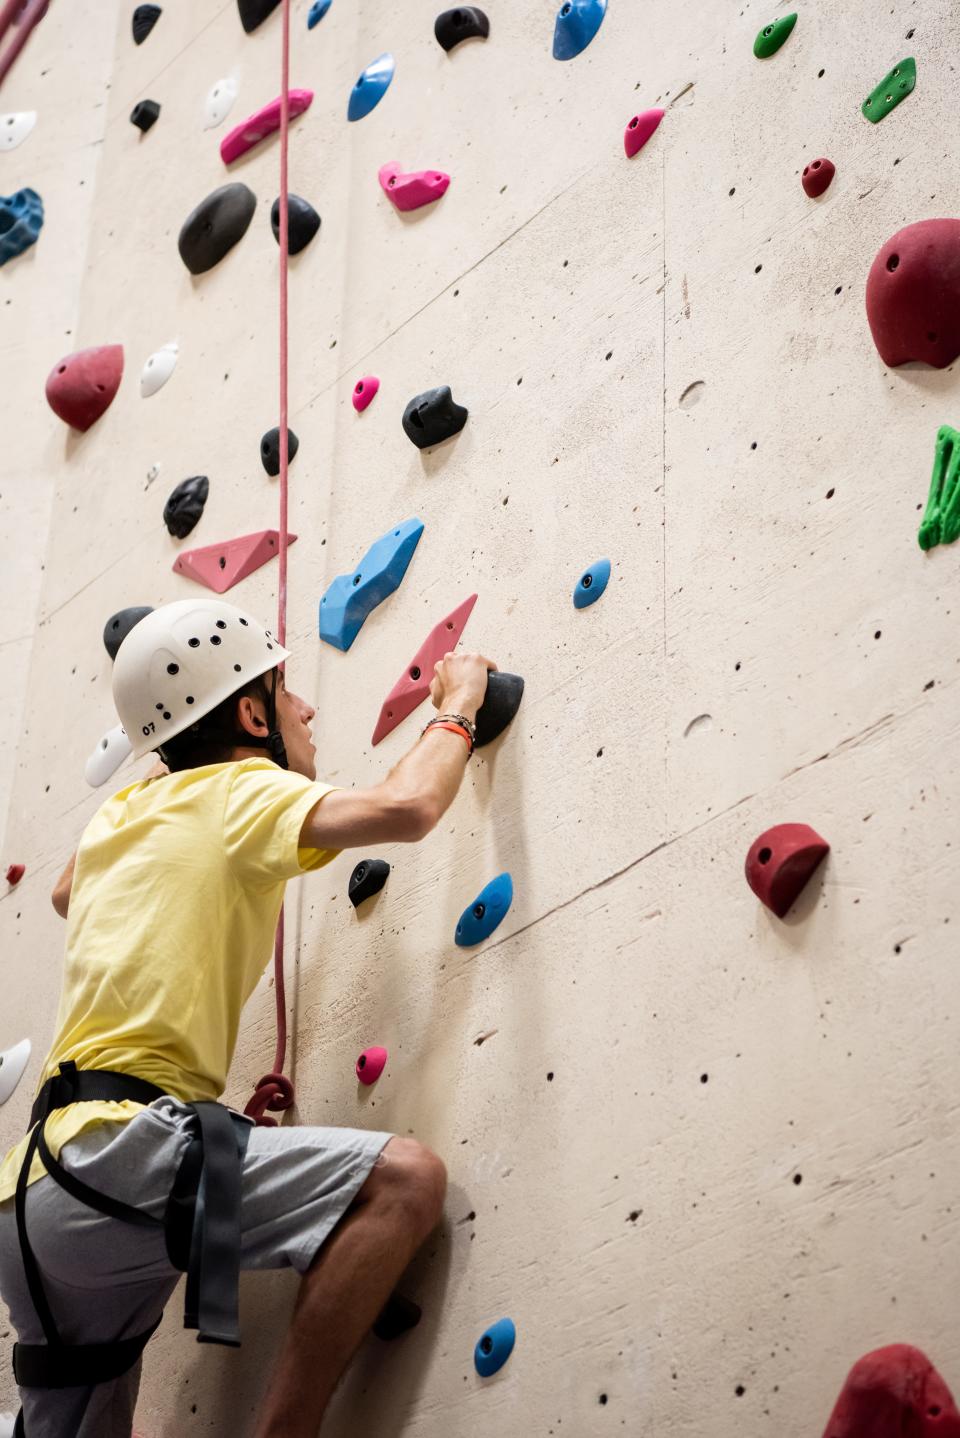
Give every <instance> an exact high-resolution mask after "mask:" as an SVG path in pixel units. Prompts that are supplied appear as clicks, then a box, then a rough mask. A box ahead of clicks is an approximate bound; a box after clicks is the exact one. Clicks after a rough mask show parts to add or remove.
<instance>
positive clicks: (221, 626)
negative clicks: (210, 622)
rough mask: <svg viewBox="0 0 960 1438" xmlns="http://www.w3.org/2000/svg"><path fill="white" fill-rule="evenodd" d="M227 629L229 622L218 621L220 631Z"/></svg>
mask: <svg viewBox="0 0 960 1438" xmlns="http://www.w3.org/2000/svg"><path fill="white" fill-rule="evenodd" d="M226 627H227V621H226V620H225V619H218V620H217V628H218V629H226Z"/></svg>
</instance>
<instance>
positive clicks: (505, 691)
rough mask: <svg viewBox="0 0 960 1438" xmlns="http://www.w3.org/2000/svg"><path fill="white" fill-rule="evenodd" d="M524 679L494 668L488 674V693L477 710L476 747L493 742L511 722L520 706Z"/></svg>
mask: <svg viewBox="0 0 960 1438" xmlns="http://www.w3.org/2000/svg"><path fill="white" fill-rule="evenodd" d="M522 698H523V680H522V679H521V678H520V675H519V674H501V673H500V671H499V669H492V670H491V671H490V673H489V674H488V675H487V695H486V698H485V699H484V701H483V703H482V704H481V706H480V708H479V709H478V711H477V738H476V744H475V746H474V747H475V748H477V749H480V748H482V747H483V745H484V744H489V743H491V741H492V740H494V739H496V738H497V736H498V735H500V734H502V733H503V731H504V729H506V727H507V725H508V724H509V723H510V720H511V719H512V718H513V716H514V714H516V712H517V710H518V709H519V708H520V700H521V699H522Z"/></svg>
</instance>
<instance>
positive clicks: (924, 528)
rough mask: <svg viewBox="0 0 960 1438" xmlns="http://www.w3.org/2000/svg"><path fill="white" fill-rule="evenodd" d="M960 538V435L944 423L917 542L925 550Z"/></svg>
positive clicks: (940, 431)
mask: <svg viewBox="0 0 960 1438" xmlns="http://www.w3.org/2000/svg"><path fill="white" fill-rule="evenodd" d="M957 538H960V432H958V431H957V430H955V429H954V428H953V426H952V425H949V424H942V425H941V426H940V428H939V429H938V430H937V447H936V449H935V450H934V454H933V474H932V475H931V476H930V493H929V495H928V497H927V507H926V509H925V510H924V511H923V518H922V519H921V521H920V533H919V534H918V535H917V539H918V540H919V542H920V548H921V549H933V547H934V545H937V544H952V543H953V541H954V540H955V539H957Z"/></svg>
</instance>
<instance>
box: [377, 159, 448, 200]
mask: <svg viewBox="0 0 960 1438" xmlns="http://www.w3.org/2000/svg"><path fill="white" fill-rule="evenodd" d="M378 176H379V180H380V186H381V189H382V190H383V193H384V194H385V195H387V196H388V197H389V198H390V199H391V200H392V201H393V203H394V205H395V206H396V208H397V209H398V210H419V208H420V206H421V205H429V204H432V203H433V201H434V200H439V198H440V196H441V195H444V194H446V191H447V186H448V185H449V184H450V176H449V175H445V174H444V173H443V171H442V170H416V171H415V172H413V173H412V174H409V175H405V174H404V173H403V171H402V170H401V168H400V166H399V165H398V164H397V162H396V161H395V160H394V161H393V162H392V164H389V165H381V166H380V169H379V172H378Z"/></svg>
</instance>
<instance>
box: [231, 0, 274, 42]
mask: <svg viewBox="0 0 960 1438" xmlns="http://www.w3.org/2000/svg"><path fill="white" fill-rule="evenodd" d="M279 4H280V0H237V9H238V11H239V12H240V24H241V25H242V26H243V28H244V30H246V32H247V34H248V35H250V34H252V33H253V31H254V30H256V28H257V26H258V25H262V24H263V22H264V20H266V19H267V18H268V17H269V16H270V15H272V14H273V12H274V10H276V8H277V6H278V5H279Z"/></svg>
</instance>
